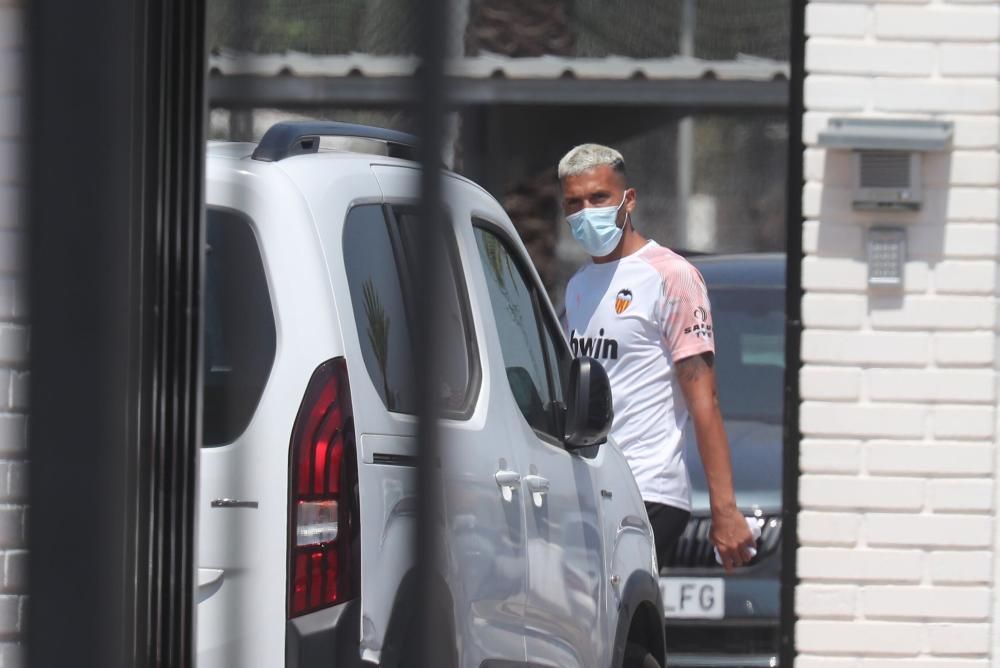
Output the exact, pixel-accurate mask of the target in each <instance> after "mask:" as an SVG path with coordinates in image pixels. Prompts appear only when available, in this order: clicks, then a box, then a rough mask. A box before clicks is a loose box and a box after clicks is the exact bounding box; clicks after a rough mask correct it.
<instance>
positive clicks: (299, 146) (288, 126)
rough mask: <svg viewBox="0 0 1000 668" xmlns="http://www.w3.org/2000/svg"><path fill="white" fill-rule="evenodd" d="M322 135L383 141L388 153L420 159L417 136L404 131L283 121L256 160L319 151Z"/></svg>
mask: <svg viewBox="0 0 1000 668" xmlns="http://www.w3.org/2000/svg"><path fill="white" fill-rule="evenodd" d="M321 137H356V138H359V139H374V140H376V141H380V142H384V143H385V145H386V146H387V147H388V149H389V156H390V157H393V158H403V159H405V160H417V138H416V137H415V136H413V135H411V134H407V133H405V132H397V131H395V130H386V129H384V128H375V127H371V126H369V125H358V124H356V123H340V122H338V121H282V122H280V123H275V124H274V125H272V126H271V127H270V128H268V130H267V132H265V133H264V136H263V137H262V138H261V140H260V143H259V144H257V148H256V149H255V150H254V152H253V156H252V157H253V159H254V160H261V161H263V162H277V161H279V160H284V159H285V158H290V157H292V156H294V155H305V154H307V153H316V152H317V151H319V142H320V138H321Z"/></svg>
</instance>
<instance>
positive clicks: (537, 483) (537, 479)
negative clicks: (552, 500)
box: [524, 475, 549, 494]
mask: <svg viewBox="0 0 1000 668" xmlns="http://www.w3.org/2000/svg"><path fill="white" fill-rule="evenodd" d="M524 484H525V485H527V486H528V491H529V492H531V493H532V494H548V493H549V479H548V478H543V477H542V476H540V475H526V476H524Z"/></svg>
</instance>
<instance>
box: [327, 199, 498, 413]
mask: <svg viewBox="0 0 1000 668" xmlns="http://www.w3.org/2000/svg"><path fill="white" fill-rule="evenodd" d="M418 225H419V222H418V220H417V218H416V215H415V214H414V213H413V212H412V211H411V210H409V209H405V208H400V209H393V210H390V209H385V208H383V207H382V206H380V205H364V206H358V207H355V208H353V209H351V211H350V212H349V213H348V215H347V222H346V224H345V227H344V264H345V268H346V270H347V279H348V283H349V285H350V289H351V303H352V305H353V308H354V321H355V324H356V326H357V328H358V337H359V339H360V341H361V349H362V354H363V356H364V360H365V367H366V368H367V369H368V374H369V376H370V377H371V379H372V383H373V384H374V385H375V388H376V389H377V390H378V392H379V396H381V398H382V401H383V402H384V403H385V406H386V408H388V409H389V410H390V411H394V412H399V413H414V412H416V397H415V395H414V387H413V377H412V376H413V350H412V337H411V332H412V327H413V324H412V318H413V314H414V313H415V312H416V309H418V308H420V304H421V299H422V297H421V295H416V294H412V293H411V292H410V291H409V287H410V286H412V285H413V284H414V278H413V275H412V271H413V268H414V267H416V266H418V265H417V263H418V262H419V258H418V257H417V254H416V243H415V242H416V235H417V234H418V229H417V227H418ZM441 243H442V244H444V245H445V248H446V252H447V256H448V259H449V267H450V268H451V271H447V272H445V273H444V282H443V284H442V297H443V299H444V303H443V304H442V305H441V306H442V308H443V311H444V313H445V317H446V318H447V321H448V326H447V327H446V328H444V329H445V331H446V332H447V334H446V336H447V337H448V338H447V340H446V341H445V342H444V344H443V346H442V351H443V358H442V363H441V367H440V378H439V380H440V383H441V384H440V392H441V397H440V398H441V402H442V409H443V411H444V413H445V415H447V416H449V417H462V416H466V415H468V413H469V411H470V410H471V406H472V404H473V402H474V400H475V395H476V393H477V391H478V387H479V366H478V364H479V362H478V355H477V351H476V347H475V337H474V336H472V335H471V332H472V328H471V324H470V319H469V316H468V313H469V310H468V297H467V295H466V291H465V284H464V282H463V281H461V279H460V276H461V272H460V271H459V266H458V263H457V259H456V258H457V254H456V252H455V249H454V242H453V241H451V240H449V239H441ZM404 286H405V287H404Z"/></svg>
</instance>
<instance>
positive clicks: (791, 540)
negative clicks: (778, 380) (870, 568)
mask: <svg viewBox="0 0 1000 668" xmlns="http://www.w3.org/2000/svg"><path fill="white" fill-rule="evenodd" d="M805 14H806V0H793V1H792V3H791V19H790V20H791V31H790V35H791V37H790V39H791V45H790V47H791V48H790V49H789V61H790V62H791V80H790V81H789V86H788V99H789V104H788V172H787V174H788V182H787V186H786V195H787V200H786V204H785V217H786V222H785V233H786V234H787V237H786V241H785V248H786V253H787V255H786V257H787V261H788V265H787V267H786V270H785V287H786V289H785V295H786V297H785V318H786V325H785V419H784V425H785V432H784V445H783V450H782V454H783V458H782V459H783V461H782V467H783V468H782V486H781V488H782V501H781V507H782V525H781V534H782V544H781V647H780V654H779V658H780V661H781V665H782V666H791V665H792V664H793V663H794V661H795V621H796V616H795V588H796V587H797V586H798V582H799V579H798V575H797V570H798V566H797V562H796V558H797V554H798V547H799V542H798V533H799V532H798V517H799V443H800V442H801V439H802V434H801V432H800V431H799V367H800V366H801V364H802V352H801V337H802V187H803V185H804V182H805V179H804V171H803V170H804V168H803V164H802V160H803V152H804V150H805V147H804V145H803V142H802V116H803V114H804V112H805V103H804V99H805V98H804V82H805V45H806V28H805Z"/></svg>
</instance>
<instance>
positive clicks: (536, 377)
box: [476, 228, 555, 435]
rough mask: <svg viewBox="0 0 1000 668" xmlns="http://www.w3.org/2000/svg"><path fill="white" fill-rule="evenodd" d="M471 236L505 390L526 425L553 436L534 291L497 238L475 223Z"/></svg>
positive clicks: (505, 247) (546, 371) (546, 376)
mask: <svg viewBox="0 0 1000 668" xmlns="http://www.w3.org/2000/svg"><path fill="white" fill-rule="evenodd" d="M476 240H477V242H478V246H479V254H480V257H481V259H482V261H483V268H484V270H485V273H486V283H487V285H488V286H489V292H490V303H491V304H492V306H493V314H494V316H495V319H496V324H497V332H498V333H499V335H500V346H501V348H502V350H503V358H504V365H505V366H506V368H507V380H508V382H509V383H510V389H511V392H512V393H513V394H514V399H515V401H516V402H517V405H518V408H520V409H521V413H523V414H524V418H525V419H526V420H527V421H528V424H530V425H531V426H532V427H533V428H535V429H536V430H538V431H542V432H546V433H548V434H553V435H554V434H555V428H554V420H553V405H552V401H553V396H552V390H551V386H550V383H549V375H548V365H549V362H548V361H547V358H546V353H545V350H544V348H543V343H542V339H541V332H542V329H541V328H540V327H539V318H538V310H537V308H536V299H537V294H536V291H535V290H534V289H533V288H532V287H531V283H530V282H529V281H528V279H527V278H526V276H525V274H524V273H523V272H522V271H521V268H520V266H519V263H518V262H517V261H515V259H514V257H512V255H511V253H510V251H509V250H508V248H507V246H506V245H505V244H504V243H503V241H501V239H500V237H498V236H497V235H495V234H493V233H492V232H490V231H489V230H485V229H482V228H477V229H476ZM549 345H550V346H551V342H549Z"/></svg>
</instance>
